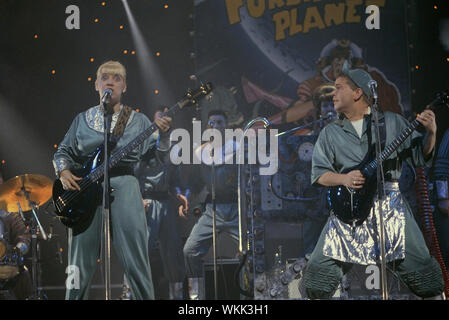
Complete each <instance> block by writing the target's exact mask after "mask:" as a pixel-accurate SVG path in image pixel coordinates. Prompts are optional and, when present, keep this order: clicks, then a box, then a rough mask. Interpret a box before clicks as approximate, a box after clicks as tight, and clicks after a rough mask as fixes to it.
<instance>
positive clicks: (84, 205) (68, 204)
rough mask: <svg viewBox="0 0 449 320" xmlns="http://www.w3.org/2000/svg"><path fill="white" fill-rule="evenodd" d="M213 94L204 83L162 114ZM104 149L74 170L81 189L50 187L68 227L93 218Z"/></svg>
mask: <svg viewBox="0 0 449 320" xmlns="http://www.w3.org/2000/svg"><path fill="white" fill-rule="evenodd" d="M211 91H212V85H211V84H210V83H207V84H205V85H202V86H201V87H199V88H198V89H196V90H194V91H189V92H187V94H186V95H185V97H184V98H183V99H182V100H180V101H179V102H178V103H176V104H175V105H174V106H173V107H171V108H170V110H168V111H167V112H166V113H165V115H166V116H168V117H173V115H174V114H175V113H176V112H177V111H179V110H180V109H182V108H184V107H185V106H187V105H195V104H196V103H197V101H198V99H200V98H202V97H204V96H206V95H207V94H209V93H210V92H211ZM156 130H158V127H157V126H156V124H155V123H153V124H151V126H150V127H149V128H147V129H146V130H145V131H143V132H142V133H140V134H139V135H138V136H137V137H136V138H135V139H134V140H132V141H131V142H130V143H128V144H127V145H126V146H124V147H122V148H120V149H119V150H115V151H114V152H112V154H111V155H110V160H109V170H110V169H111V168H113V167H115V166H117V165H118V163H119V162H120V160H121V159H123V158H124V157H125V156H126V155H127V154H129V153H130V152H131V151H133V150H134V149H136V148H137V147H138V146H139V145H140V144H142V143H143V142H144V141H145V140H146V139H147V138H149V137H150V136H151V135H152V134H153V133H154V132H155V131H156ZM103 159H104V146H103V145H101V146H99V147H98V148H97V149H96V151H95V152H94V154H93V155H92V156H90V157H89V159H88V160H87V161H86V162H85V164H84V165H83V167H82V168H81V169H77V170H73V171H72V172H73V174H75V175H76V176H78V177H82V180H80V181H79V182H78V184H79V186H80V188H81V190H80V191H78V190H75V191H68V190H64V188H63V187H62V183H61V181H60V180H59V179H56V180H55V182H54V184H53V203H54V206H55V209H56V215H57V217H58V218H59V220H60V221H61V222H62V223H63V224H64V225H65V226H67V227H69V228H74V227H77V226H81V225H83V226H84V225H86V223H88V222H89V221H90V220H91V219H92V218H93V216H94V213H95V210H96V207H97V205H98V201H99V195H100V196H101V194H102V192H101V190H102V186H101V182H102V180H103V179H102V178H103V175H104V163H103Z"/></svg>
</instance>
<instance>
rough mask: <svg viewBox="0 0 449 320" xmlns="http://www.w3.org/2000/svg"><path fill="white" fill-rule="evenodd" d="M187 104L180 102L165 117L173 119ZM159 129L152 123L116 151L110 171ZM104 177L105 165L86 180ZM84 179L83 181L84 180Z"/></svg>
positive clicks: (99, 167)
mask: <svg viewBox="0 0 449 320" xmlns="http://www.w3.org/2000/svg"><path fill="white" fill-rule="evenodd" d="M184 104H185V102H178V103H176V104H175V105H174V106H173V107H171V108H170V110H168V111H167V112H166V113H164V115H165V116H168V117H173V116H174V115H175V113H176V112H178V111H179V110H180V109H181V108H182V106H183V105H184ZM158 129H159V128H158V127H157V126H156V124H155V123H152V124H151V126H149V127H148V128H147V129H146V130H145V131H143V132H142V133H141V134H139V135H138V136H137V137H136V138H134V140H132V141H131V142H130V143H128V144H127V145H126V146H124V147H123V148H121V149H119V150H116V151H114V152H113V153H112V155H111V157H110V159H109V169H111V168H113V167H115V166H116V165H118V163H119V162H120V161H121V160H122V159H123V158H124V157H126V155H127V154H129V153H130V152H131V151H133V150H134V149H136V148H137V147H138V146H140V145H141V144H142V143H143V142H144V141H145V140H146V139H148V138H149V137H150V136H151V135H152V134H153V133H154V132H155V131H156V130H158ZM103 175H104V163H102V164H101V165H99V166H98V167H97V168H95V169H94V170H93V171H92V172H91V173H90V174H89V175H87V176H86V177H85V178H84V179H88V180H90V181H91V182H95V181H98V180H99V179H101V178H102V177H103ZM84 179H83V180H84Z"/></svg>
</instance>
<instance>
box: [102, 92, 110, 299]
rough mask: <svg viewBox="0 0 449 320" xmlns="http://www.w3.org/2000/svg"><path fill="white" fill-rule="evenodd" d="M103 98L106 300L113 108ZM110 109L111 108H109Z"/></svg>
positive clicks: (107, 287) (108, 261) (107, 297)
mask: <svg viewBox="0 0 449 320" xmlns="http://www.w3.org/2000/svg"><path fill="white" fill-rule="evenodd" d="M105 100H106V99H103V100H102V106H103V115H104V160H103V164H104V187H103V245H104V282H105V300H110V299H111V230H110V181H109V155H110V153H111V152H110V150H109V146H108V142H109V137H110V131H111V122H112V110H108V108H107V107H108V106H107V104H106V102H105ZM109 109H110V108H109Z"/></svg>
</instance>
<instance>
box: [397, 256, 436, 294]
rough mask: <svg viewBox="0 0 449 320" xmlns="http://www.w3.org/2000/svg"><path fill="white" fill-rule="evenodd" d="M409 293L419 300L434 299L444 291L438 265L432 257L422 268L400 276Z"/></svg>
mask: <svg viewBox="0 0 449 320" xmlns="http://www.w3.org/2000/svg"><path fill="white" fill-rule="evenodd" d="M402 279H403V280H404V282H405V283H406V284H407V286H408V288H409V289H410V291H412V292H413V293H414V294H416V295H417V296H419V297H421V298H429V297H434V296H437V295H439V294H441V293H442V292H443V290H444V281H443V274H442V272H441V268H440V265H439V264H438V262H437V261H436V260H435V259H434V258H433V257H432V258H431V259H430V260H429V263H427V264H426V265H425V266H424V267H423V268H420V269H418V270H414V271H411V272H407V273H405V274H403V275H402Z"/></svg>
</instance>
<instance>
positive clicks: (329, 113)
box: [323, 111, 337, 120]
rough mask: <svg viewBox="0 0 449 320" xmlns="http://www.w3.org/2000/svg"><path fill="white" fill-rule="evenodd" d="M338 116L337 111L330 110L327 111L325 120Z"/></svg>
mask: <svg viewBox="0 0 449 320" xmlns="http://www.w3.org/2000/svg"><path fill="white" fill-rule="evenodd" d="M336 117H337V114H336V113H335V112H332V111H329V112H328V113H326V115H325V116H324V118H323V120H328V119H333V118H336Z"/></svg>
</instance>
